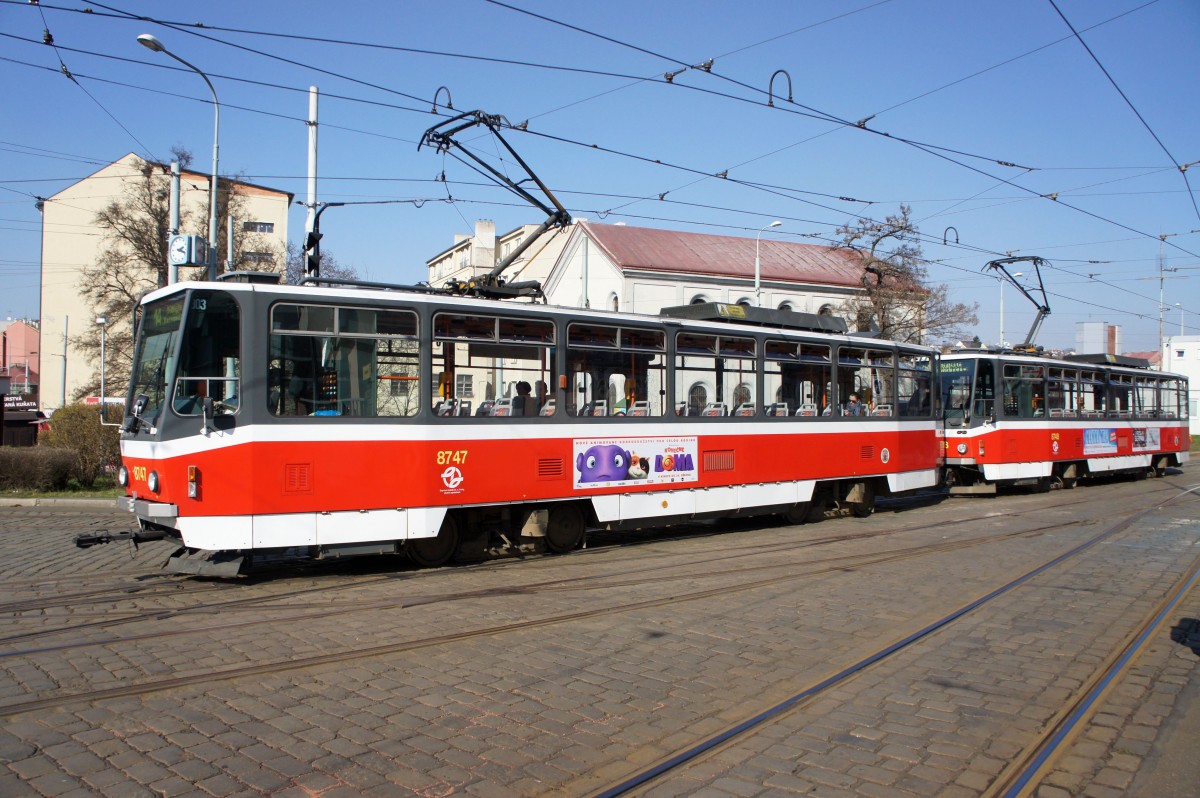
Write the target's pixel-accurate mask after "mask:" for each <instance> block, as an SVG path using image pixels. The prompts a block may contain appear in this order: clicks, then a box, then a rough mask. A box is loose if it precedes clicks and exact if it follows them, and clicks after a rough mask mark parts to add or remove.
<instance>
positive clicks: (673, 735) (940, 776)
mask: <svg viewBox="0 0 1200 798" xmlns="http://www.w3.org/2000/svg"><path fill="white" fill-rule="evenodd" d="M1188 477H1189V474H1188V473H1187V472H1183V473H1177V474H1175V475H1173V476H1171V477H1168V478H1167V479H1163V480H1151V481H1145V482H1115V483H1111V484H1107V485H1103V486H1093V487H1088V488H1080V489H1077V490H1074V491H1063V492H1056V493H1053V494H1042V495H1013V496H1007V497H1002V498H1000V499H966V500H953V501H951V500H947V501H940V502H932V503H928V504H926V505H925V506H920V507H914V506H912V505H908V504H897V505H895V506H894V507H892V508H891V509H888V508H886V507H885V508H884V509H883V510H881V512H879V513H877V514H876V515H875V516H873V517H872V518H869V519H861V520H859V519H835V520H828V521H824V522H821V523H817V524H809V525H806V526H802V527H793V526H778V527H776V526H773V525H771V524H762V523H760V524H756V525H755V524H749V523H743V524H740V525H739V526H738V527H734V526H733V525H724V526H722V527H720V530H722V531H721V533H720V534H713V533H704V532H698V531H694V530H693V531H692V532H691V533H690V534H681V533H678V532H675V533H663V534H662V535H661V536H639V538H638V541H637V542H636V543H631V544H629V545H624V546H615V547H609V546H604V547H597V548H589V549H587V550H584V551H579V552H575V553H573V554H571V555H569V556H566V557H533V558H528V559H526V560H524V561H518V560H506V561H497V562H490V563H483V564H478V565H472V566H463V567H452V568H443V569H436V570H429V571H418V570H414V569H412V568H409V567H407V566H405V565H403V563H402V562H400V561H398V560H380V559H373V560H369V561H361V562H354V563H352V562H344V563H339V564H335V565H332V566H322V567H320V568H315V569H306V570H295V569H293V570H284V571H280V572H278V573H275V574H272V575H270V576H266V577H261V578H254V579H242V580H237V581H206V580H200V579H194V578H186V577H177V576H166V575H163V574H161V572H160V571H159V570H158V566H159V564H160V563H161V562H162V560H163V559H164V558H165V557H166V556H167V554H168V553H169V551H170V547H169V546H168V545H167V544H165V543H155V544H148V545H144V546H143V547H142V548H141V549H139V550H136V551H135V550H133V549H132V548H130V547H128V546H126V545H125V544H110V545H108V546H101V547H97V548H93V549H89V550H77V549H75V548H74V547H73V545H72V544H71V541H72V539H73V537H74V535H75V534H76V533H78V532H81V531H93V532H94V531H96V530H97V529H105V528H108V529H113V530H116V529H122V528H125V527H126V526H127V525H128V523H129V518H128V516H126V515H122V514H118V513H115V512H110V511H106V510H103V509H99V508H95V507H86V508H80V507H72V506H52V507H0V555H2V556H0V609H3V613H2V614H0V641H2V644H0V714H3V715H5V718H4V725H3V727H2V728H0V795H3V796H24V795H47V796H92V795H105V796H153V795H168V796H210V795H211V796H233V795H239V796H241V795H247V796H249V795H272V796H288V797H289V798H290V797H291V796H314V795H319V796H326V797H328V798H338V796H351V795H372V796H392V795H397V796H404V795H420V796H427V797H431V796H440V795H450V794H466V795H481V796H506V795H564V796H574V795H590V794H594V793H596V792H598V791H601V790H603V789H605V788H608V787H610V786H612V785H614V784H616V783H619V782H620V781H622V780H623V779H624V778H626V777H628V776H629V775H630V774H632V773H635V772H637V771H639V770H641V769H642V768H644V767H646V766H648V765H651V764H653V763H656V762H658V761H660V760H661V759H663V758H664V757H666V756H669V755H671V754H674V753H676V752H678V751H679V750H681V749H684V748H687V747H689V746H692V745H694V744H696V743H697V742H699V741H701V740H704V739H706V738H708V737H710V736H712V735H714V734H716V733H719V732H721V731H723V730H725V729H727V728H729V727H731V726H732V725H734V724H737V723H740V722H742V721H744V720H746V719H747V718H750V717H752V716H754V715H756V714H757V713H759V712H761V711H762V710H764V709H765V708H768V707H771V706H774V705H776V704H778V703H779V702H781V701H783V700H786V699H788V698H789V697H791V696H795V695H796V694H798V693H799V692H801V691H803V690H805V689H806V688H808V687H809V686H811V685H813V684H815V683H817V682H819V681H820V680H822V679H824V678H825V677H827V676H829V675H830V674H833V673H836V672H837V671H839V670H841V669H842V668H844V667H846V666H847V665H848V664H850V663H852V662H854V661H857V660H859V659H861V658H863V657H865V656H867V655H868V654H871V653H872V652H875V651H877V650H878V649H880V648H881V647H883V646H885V645H887V644H889V643H892V642H894V641H897V640H900V639H902V638H904V637H905V636H907V635H909V634H910V633H912V632H914V631H916V630H918V629H921V628H922V627H924V626H925V625H926V624H928V623H930V622H931V621H932V620H934V619H935V618H938V617H941V616H942V615H945V614H946V613H948V612H951V611H953V610H955V609H957V608H959V607H961V606H963V605H964V604H966V603H968V602H970V601H972V600H974V599H977V598H979V597H981V596H984V595H986V594H988V593H989V592H990V591H992V590H994V589H995V588H997V587H999V586H1000V585H1003V584H1005V583H1007V582H1008V581H1010V580H1011V579H1012V578H1014V577H1015V576H1017V575H1019V574H1021V573H1024V572H1026V571H1028V570H1029V569H1031V568H1033V567H1035V566H1037V565H1040V564H1041V563H1043V562H1045V561H1047V560H1049V559H1051V558H1052V557H1054V556H1056V555H1058V554H1061V553H1063V552H1065V551H1067V550H1069V549H1071V548H1072V547H1073V546H1075V545H1078V544H1079V543H1081V542H1083V541H1085V540H1087V539H1089V538H1090V537H1091V536H1093V535H1095V534H1096V533H1098V532H1099V531H1101V530H1103V529H1105V528H1107V526H1108V525H1110V524H1111V523H1113V522H1114V521H1115V520H1116V519H1119V518H1120V517H1123V516H1124V515H1126V514H1128V513H1130V512H1133V511H1134V510H1136V509H1140V508H1146V507H1154V506H1156V505H1158V504H1159V503H1161V502H1163V501H1165V500H1167V499H1169V498H1171V497H1175V496H1177V495H1178V494H1180V493H1181V491H1182V490H1184V489H1185V488H1187V487H1189V486H1190V485H1191V484H1192V483H1190V482H1189V480H1188ZM1198 508H1200V499H1196V498H1192V497H1186V498H1182V499H1179V500H1176V501H1173V502H1171V503H1169V504H1166V505H1164V506H1162V507H1161V508H1159V509H1158V510H1156V511H1154V512H1152V513H1151V514H1150V515H1148V516H1147V517H1145V518H1143V519H1142V520H1141V521H1140V522H1139V523H1137V524H1135V525H1134V526H1132V527H1130V528H1129V529H1126V530H1124V531H1122V532H1120V533H1118V534H1116V535H1114V536H1113V537H1111V538H1108V539H1106V540H1105V541H1104V542H1102V543H1100V544H1097V545H1095V546H1093V547H1091V548H1089V549H1087V550H1085V551H1083V552H1081V553H1079V554H1078V555H1076V556H1074V557H1072V558H1071V559H1069V560H1067V561H1066V562H1064V563H1062V564H1061V565H1059V566H1056V567H1054V568H1052V569H1050V570H1047V571H1045V572H1044V573H1042V574H1040V575H1038V576H1036V577H1034V578H1032V579H1031V580H1030V581H1029V582H1028V583H1026V584H1024V585H1022V586H1020V587H1017V588H1015V589H1013V590H1011V591H1009V592H1008V593H1005V594H1004V595H1002V596H1000V597H999V598H997V599H996V600H994V601H992V602H989V603H988V604H985V605H983V606H981V607H980V608H978V609H976V610H974V611H972V612H970V613H968V614H966V615H964V616H963V617H961V618H960V619H958V620H957V621H955V622H953V623H951V624H949V625H947V626H945V627H944V628H942V629H941V630H939V631H937V632H935V633H933V634H931V635H929V636H928V637H926V638H923V639H922V640H920V641H919V642H917V643H916V644H914V645H912V646H910V647H908V648H906V649H904V650H903V651H902V652H900V653H898V654H897V655H896V656H894V657H891V658H888V659H886V660H884V661H882V662H880V663H878V664H876V665H874V666H872V667H870V668H868V669H865V670H864V671H862V672H860V673H858V674H857V675H855V676H854V677H852V678H850V679H848V680H847V681H845V682H843V683H841V684H839V685H838V686H836V687H835V688H833V689H831V690H829V691H826V692H824V693H822V694H820V695H818V696H816V697H815V698H814V699H813V700H811V701H808V702H804V703H800V704H798V705H797V706H795V707H793V708H792V709H791V710H790V711H789V712H787V713H784V714H783V715H782V716H780V717H778V718H775V719H774V720H772V721H771V722H769V723H766V724H763V725H762V726H760V727H758V728H756V729H755V730H754V731H753V732H752V733H750V734H747V735H743V736H741V737H738V738H735V739H734V740H732V741H730V742H729V743H727V744H725V745H724V746H722V747H719V748H716V749H714V750H713V751H712V752H710V753H709V754H706V755H704V756H702V757H699V758H697V759H695V760H692V761H691V762H689V763H687V764H686V765H684V766H683V767H681V768H679V769H677V770H675V771H672V772H671V773H669V774H667V775H666V776H664V777H663V779H661V780H659V781H656V782H652V783H650V784H648V785H647V786H646V787H644V788H641V793H642V794H646V795H654V796H658V795H709V796H726V795H729V796H735V795H736V796H753V795H785V794H803V795H813V796H843V795H845V796H853V795H865V796H910V795H933V794H941V795H947V796H956V795H963V796H978V795H986V794H988V791H989V789H990V788H991V787H992V785H993V783H994V782H995V780H996V777H997V776H998V775H999V774H1001V773H1002V772H1003V771H1004V770H1005V768H1006V767H1007V766H1008V765H1009V763H1010V762H1012V761H1013V760H1015V759H1017V758H1018V757H1019V756H1020V755H1021V753H1022V752H1023V751H1024V750H1025V749H1026V748H1027V747H1028V746H1030V745H1031V743H1032V741H1033V740H1035V739H1036V738H1037V736H1038V735H1039V734H1040V733H1041V731H1042V730H1043V729H1044V728H1045V726H1046V724H1047V723H1048V722H1050V721H1051V720H1052V719H1053V718H1054V717H1055V716H1056V714H1058V713H1060V711H1061V709H1062V707H1063V706H1064V702H1066V701H1067V700H1068V699H1069V698H1070V696H1071V695H1072V694H1073V693H1074V692H1076V691H1077V690H1079V689H1080V688H1081V687H1082V686H1083V685H1084V684H1086V683H1087V682H1088V680H1089V679H1090V678H1092V676H1093V675H1094V674H1095V672H1096V671H1097V668H1099V667H1100V665H1101V664H1102V663H1103V662H1104V660H1105V659H1106V657H1108V656H1109V655H1110V654H1111V652H1112V651H1113V650H1115V649H1116V648H1118V647H1119V646H1121V645H1122V644H1123V642H1124V641H1125V640H1126V638H1127V637H1128V636H1129V635H1130V633H1131V632H1132V631H1133V630H1134V629H1135V628H1136V627H1137V626H1138V625H1139V624H1140V623H1142V622H1143V621H1144V620H1145V619H1146V618H1147V617H1149V615H1150V614H1152V611H1153V609H1154V607H1155V606H1156V605H1157V603H1158V602H1159V601H1160V600H1161V599H1162V598H1163V596H1164V595H1165V594H1166V593H1167V592H1168V591H1169V590H1170V589H1171V587H1172V586H1173V585H1174V584H1175V583H1176V582H1177V581H1178V580H1179V579H1180V578H1181V577H1182V576H1183V575H1184V574H1185V573H1186V572H1187V571H1188V569H1189V568H1190V567H1191V565H1192V563H1193V561H1194V560H1195V559H1196V558H1197V556H1200V523H1197V521H1195V520H1194V519H1196V518H1197V517H1200V512H1198V511H1197V510H1198ZM959 544H961V545H959ZM1198 593H1200V591H1196V590H1193V591H1192V592H1191V593H1190V594H1189V595H1187V596H1185V598H1184V600H1183V602H1182V603H1181V604H1180V605H1179V606H1178V607H1177V608H1176V612H1175V613H1174V614H1173V616H1172V617H1171V620H1170V622H1169V623H1168V624H1167V625H1165V626H1164V628H1162V629H1161V630H1159V633H1158V634H1157V635H1156V637H1155V638H1154V639H1153V642H1152V643H1151V644H1150V645H1149V646H1148V647H1147V648H1146V649H1145V650H1144V651H1143V652H1142V653H1141V654H1140V655H1139V656H1138V657H1137V658H1136V659H1135V661H1134V662H1133V665H1132V667H1131V669H1130V670H1129V671H1128V673H1126V674H1124V675H1123V676H1122V677H1121V678H1120V679H1119V680H1117V682H1116V683H1115V685H1114V687H1113V688H1112V689H1111V690H1110V691H1109V692H1108V694H1107V695H1106V696H1105V698H1104V700H1103V702H1102V703H1101V705H1100V706H1099V707H1098V708H1097V710H1096V711H1095V712H1094V713H1093V714H1092V716H1091V718H1090V720H1089V722H1088V723H1087V724H1086V725H1085V726H1084V727H1083V728H1081V729H1080V730H1079V732H1078V734H1076V735H1075V737H1074V739H1073V740H1072V742H1071V744H1070V746H1069V748H1068V749H1067V750H1065V751H1063V753H1062V755H1061V756H1059V757H1057V758H1056V759H1055V760H1054V763H1053V767H1052V769H1051V770H1050V772H1049V773H1048V774H1047V775H1045V776H1044V777H1043V778H1042V779H1041V780H1040V782H1039V784H1038V785H1037V787H1036V794H1037V795H1040V796H1045V797H1046V798H1060V797H1063V796H1068V795H1086V796H1092V798H1104V796H1110V795H1137V794H1148V793H1139V792H1138V790H1139V788H1142V787H1144V786H1145V785H1149V784H1159V783H1161V779H1162V778H1163V775H1162V774H1163V773H1164V770H1163V768H1161V767H1159V766H1158V765H1159V762H1160V757H1159V755H1160V754H1161V752H1162V751H1163V750H1164V749H1165V748H1167V747H1168V746H1169V744H1170V743H1172V742H1173V741H1174V737H1173V735H1177V734H1185V733H1188V731H1189V730H1190V729H1193V728H1194V727H1195V726H1197V725H1200V718H1197V719H1196V721H1195V722H1193V723H1192V725H1191V726H1189V725H1187V724H1188V719H1187V717H1185V713H1184V709H1185V702H1184V701H1183V700H1182V698H1181V697H1183V696H1186V695H1190V690H1191V689H1192V688H1193V686H1194V685H1195V684H1196V683H1197V682H1198V681H1200V678H1198V676H1200V674H1198V671H1197V668H1196V661H1197V654H1196V653H1195V652H1194V651H1193V650H1192V649H1190V648H1188V647H1187V646H1185V645H1181V644H1180V643H1178V642H1174V641H1172V640H1171V629H1170V628H1169V627H1170V626H1178V625H1179V624H1180V623H1181V622H1182V621H1183V620H1184V619H1185V618H1200V595H1197V594H1198ZM188 678H192V679H195V680H196V681H187V679H188ZM131 688H136V689H131ZM94 691H107V692H105V693H103V694H102V695H101V696H100V697H97V696H95V695H94V694H93V692H94ZM41 699H46V700H52V701H50V702H49V703H48V704H44V705H33V704H31V703H30V702H32V701H34V700H41ZM1192 714H1196V713H1192ZM1155 779H1159V781H1155ZM1178 794H1179V795H1186V794H1190V793H1186V792H1184V793H1178Z"/></svg>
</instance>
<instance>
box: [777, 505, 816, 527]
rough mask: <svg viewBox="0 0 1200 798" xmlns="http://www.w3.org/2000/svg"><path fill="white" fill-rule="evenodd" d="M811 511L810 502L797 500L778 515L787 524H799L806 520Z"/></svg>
mask: <svg viewBox="0 0 1200 798" xmlns="http://www.w3.org/2000/svg"><path fill="white" fill-rule="evenodd" d="M811 512H812V502H797V503H796V504H793V505H792V506H791V507H789V508H788V509H786V510H784V511H783V512H782V513H780V514H779V515H780V517H781V518H783V520H784V521H785V522H787V523H789V524H793V525H799V524H803V523H806V522H807V521H808V516H809V514H810V513H811Z"/></svg>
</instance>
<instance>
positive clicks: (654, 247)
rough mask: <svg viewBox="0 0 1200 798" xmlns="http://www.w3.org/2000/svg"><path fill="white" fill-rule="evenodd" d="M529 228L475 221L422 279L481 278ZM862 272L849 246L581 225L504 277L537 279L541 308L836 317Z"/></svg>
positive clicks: (549, 236)
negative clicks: (723, 307)
mask: <svg viewBox="0 0 1200 798" xmlns="http://www.w3.org/2000/svg"><path fill="white" fill-rule="evenodd" d="M536 230H537V226H536V225H525V226H523V227H519V228H517V229H515V230H512V231H510V232H508V233H505V234H504V235H501V236H499V237H497V236H496V227H495V223H494V222H489V221H479V222H476V223H475V234H474V236H466V235H460V236H459V237H458V238H457V240H456V241H455V243H454V245H453V246H452V247H450V248H449V249H446V250H444V251H442V252H440V253H438V254H437V255H436V256H434V257H433V258H432V259H430V260H429V261H428V262H427V264H426V266H427V268H428V272H429V282H430V284H431V285H444V284H445V283H446V282H447V281H449V280H452V279H457V280H467V279H469V278H470V277H472V276H476V275H479V274H483V273H486V272H488V271H490V270H491V269H492V268H494V266H495V264H496V263H497V262H499V261H500V260H502V259H503V258H504V257H507V255H508V253H509V252H511V251H512V249H513V248H514V247H516V246H517V245H518V244H519V243H520V242H522V241H523V240H524V239H525V238H527V237H528V236H529V235H531V234H532V233H533V232H534V231H536ZM756 249H757V254H758V260H759V264H760V266H759V273H758V279H757V287H758V291H757V292H756V290H755V287H756V279H755V255H756ZM862 275H863V269H862V261H861V259H860V257H859V256H858V254H857V253H855V252H854V251H853V250H849V249H843V248H837V247H825V246H817V245H814V244H800V243H795V242H791V241H779V240H773V239H766V238H763V239H761V240H759V241H756V240H755V239H754V238H738V237H735V236H724V235H711V234H708V233H684V232H679V231H676V230H656V229H652V228H647V227H631V226H628V225H624V224H601V223H596V222H591V221H583V220H580V221H576V222H574V223H572V224H571V225H570V226H569V227H568V228H566V229H564V230H555V231H551V232H548V233H546V234H545V235H543V236H542V238H541V240H539V241H537V242H535V243H534V244H533V245H532V246H530V247H529V249H527V250H526V251H525V252H524V253H523V254H522V256H521V258H520V259H519V260H518V261H517V262H516V263H514V264H513V266H512V267H511V268H510V269H509V270H508V271H506V272H505V273H504V275H503V276H504V278H505V280H506V281H514V280H537V281H539V282H541V283H542V288H543V290H544V291H545V294H546V300H547V302H549V303H550V304H553V305H563V306H567V307H587V308H596V309H600V308H604V309H607V310H615V311H618V312H620V311H627V312H630V313H646V314H656V313H658V312H659V311H660V310H661V309H662V308H664V307H670V306H674V305H690V304H697V303H701V302H724V303H729V304H742V305H754V304H755V303H756V302H755V298H756V295H757V296H759V297H761V305H762V306H763V307H766V308H774V309H790V310H795V311H800V312H807V313H817V314H825V315H843V313H844V306H845V303H846V302H847V301H848V300H850V299H851V298H853V297H856V296H861V295H862V294H863V287H862Z"/></svg>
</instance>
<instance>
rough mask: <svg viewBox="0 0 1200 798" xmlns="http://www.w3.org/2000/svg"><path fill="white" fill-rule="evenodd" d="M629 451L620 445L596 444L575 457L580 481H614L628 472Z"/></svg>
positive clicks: (620, 478) (625, 476)
mask: <svg viewBox="0 0 1200 798" xmlns="http://www.w3.org/2000/svg"><path fill="white" fill-rule="evenodd" d="M629 460H630V457H629V452H628V451H626V450H625V449H623V448H621V447H620V446H613V445H611V444H597V445H596V446H592V447H591V448H589V449H588V450H587V451H585V452H582V453H581V454H580V455H579V456H578V457H576V458H575V468H577V469H578V470H579V481H580V482H581V483H582V482H615V481H618V480H622V479H626V478H627V477H628V474H629Z"/></svg>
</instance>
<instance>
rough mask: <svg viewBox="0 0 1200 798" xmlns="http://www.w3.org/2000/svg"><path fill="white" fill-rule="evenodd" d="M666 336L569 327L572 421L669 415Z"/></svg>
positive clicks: (591, 326) (647, 331)
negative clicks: (609, 417) (583, 418)
mask: <svg viewBox="0 0 1200 798" xmlns="http://www.w3.org/2000/svg"><path fill="white" fill-rule="evenodd" d="M666 379H667V373H666V334H665V333H664V332H663V331H662V330H654V329H647V328H633V327H621V326H616V325H602V324H571V325H569V326H568V327H567V394H566V399H565V401H566V405H567V406H566V412H567V414H568V415H572V416H581V417H586V418H599V417H604V416H625V417H628V418H659V417H662V416H664V415H666V413H667V390H666V387H667V385H666Z"/></svg>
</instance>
